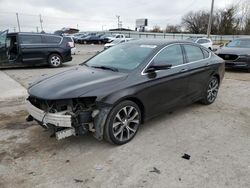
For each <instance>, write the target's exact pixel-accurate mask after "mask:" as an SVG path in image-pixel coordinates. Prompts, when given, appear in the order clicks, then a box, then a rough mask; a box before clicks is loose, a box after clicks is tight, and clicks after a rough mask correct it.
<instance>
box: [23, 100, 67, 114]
mask: <svg viewBox="0 0 250 188" xmlns="http://www.w3.org/2000/svg"><path fill="white" fill-rule="evenodd" d="M28 100H29V101H30V103H31V104H32V105H34V106H35V107H37V108H39V109H40V110H43V111H45V112H50V113H56V112H60V111H64V110H67V106H68V105H70V104H71V100H43V99H39V98H36V97H32V96H29V97H28Z"/></svg>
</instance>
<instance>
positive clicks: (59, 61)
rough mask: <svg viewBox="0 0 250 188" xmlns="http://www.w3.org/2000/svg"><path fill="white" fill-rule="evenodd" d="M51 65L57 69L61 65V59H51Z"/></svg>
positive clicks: (53, 57)
mask: <svg viewBox="0 0 250 188" xmlns="http://www.w3.org/2000/svg"><path fill="white" fill-rule="evenodd" d="M50 63H51V65H52V66H54V67H57V66H59V65H60V64H61V59H60V57H58V56H52V57H51V59H50Z"/></svg>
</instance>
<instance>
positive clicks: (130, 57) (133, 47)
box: [86, 43, 156, 72]
mask: <svg viewBox="0 0 250 188" xmlns="http://www.w3.org/2000/svg"><path fill="white" fill-rule="evenodd" d="M155 47H156V46H153V45H152V46H151V45H139V44H129V43H126V44H120V45H117V46H114V47H112V48H110V49H108V50H105V51H103V52H102V53H100V54H98V55H97V56H95V57H93V58H92V59H90V60H89V61H87V63H86V65H87V66H90V67H100V66H102V67H108V68H113V69H115V70H117V71H121V72H128V71H129V70H133V69H135V68H136V67H138V66H139V65H140V64H141V63H142V62H143V60H144V59H145V58H146V57H147V56H148V55H149V54H150V53H151V52H152V51H153V50H154V48H155Z"/></svg>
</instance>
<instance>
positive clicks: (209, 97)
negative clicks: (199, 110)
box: [201, 76, 219, 105]
mask: <svg viewBox="0 0 250 188" xmlns="http://www.w3.org/2000/svg"><path fill="white" fill-rule="evenodd" d="M218 91H219V80H218V78H216V77H215V76H212V77H211V78H210V79H209V81H208V84H207V87H206V91H204V97H203V99H202V100H201V103H202V104H205V105H210V104H212V103H213V102H214V101H215V99H216V97H217V94H218Z"/></svg>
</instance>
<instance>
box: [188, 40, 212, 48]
mask: <svg viewBox="0 0 250 188" xmlns="http://www.w3.org/2000/svg"><path fill="white" fill-rule="evenodd" d="M187 40H190V41H192V42H195V43H197V44H200V45H202V46H204V47H205V48H208V49H209V50H213V42H212V40H211V39H209V38H206V37H202V38H199V37H190V38H188V39H187Z"/></svg>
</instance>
